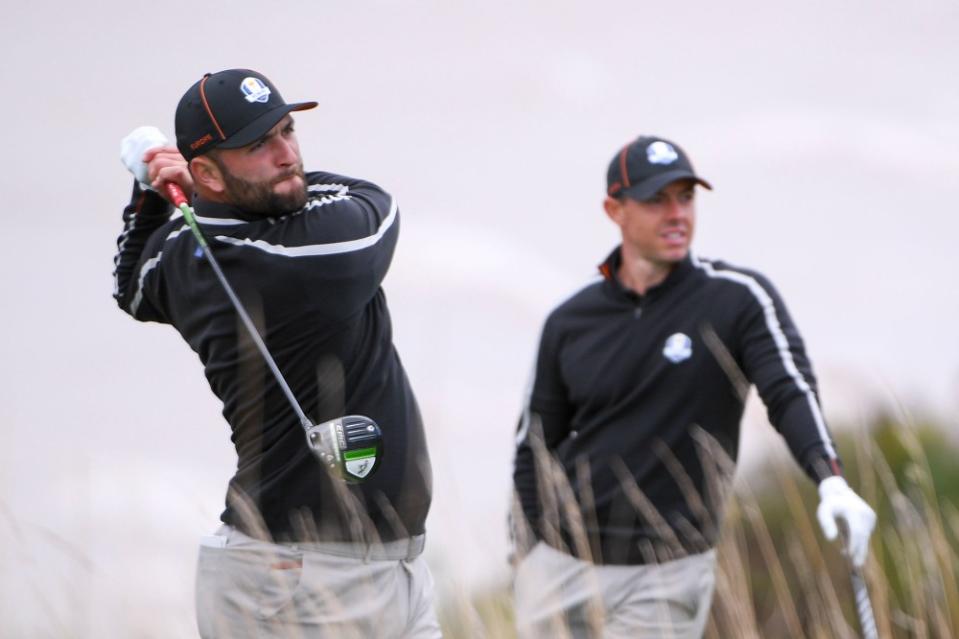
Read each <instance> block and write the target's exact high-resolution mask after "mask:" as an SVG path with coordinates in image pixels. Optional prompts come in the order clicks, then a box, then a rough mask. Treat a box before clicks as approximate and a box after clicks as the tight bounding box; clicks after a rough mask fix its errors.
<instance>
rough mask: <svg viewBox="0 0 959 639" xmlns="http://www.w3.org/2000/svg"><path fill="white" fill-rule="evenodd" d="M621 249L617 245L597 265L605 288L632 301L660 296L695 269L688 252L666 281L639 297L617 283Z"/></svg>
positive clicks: (631, 290)
mask: <svg viewBox="0 0 959 639" xmlns="http://www.w3.org/2000/svg"><path fill="white" fill-rule="evenodd" d="M621 248H622V245H619V246H617V247H616V248H614V249H613V251H612V253H610V254H609V255H608V256H607V257H606V259H605V260H603V262H602V263H601V264H600V265H599V272H600V274H601V275H602V276H603V279H604V280H606V286H607V288H609V289H610V290H612V291H614V292H616V293H618V294H619V295H625V296H626V297H629V298H630V299H633V300H638V299H649V298H653V297H656V296H658V295H661V294H662V293H663V292H664V291H666V290H669V289H670V288H672V287H673V286H675V285H676V284H677V283H678V282H680V281H682V280H683V279H685V278H686V276H687V275H689V274H690V273H692V272H693V271H694V270H695V269H696V267H695V266H693V256H692V252H689V253H687V254H686V257H685V258H683V260H682V261H681V262H679V263H677V264H676V266H674V267H673V270H671V271H670V272H669V275H667V276H666V279H664V280H663V281H662V282H660V283H659V284H657V285H656V286H651V287H649V288H648V289H647V290H646V294H645V295H640V294H638V293H637V292H636V291H634V290H633V289H631V288H627V287H626V286H624V285H623V283H622V282H621V281H619V275H618V273H619V267H620V266H621V265H622V263H623V255H622V253H621V252H620V249H621Z"/></svg>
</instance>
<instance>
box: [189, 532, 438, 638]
mask: <svg viewBox="0 0 959 639" xmlns="http://www.w3.org/2000/svg"><path fill="white" fill-rule="evenodd" d="M421 551H422V537H419V538H414V539H413V540H404V541H401V542H392V543H387V544H384V545H380V546H375V547H364V546H361V545H357V544H345V543H312V544H273V543H268V542H264V541H259V540H257V539H253V538H251V537H249V536H247V535H244V534H243V533H241V532H240V531H238V530H236V529H235V528H232V527H231V526H222V527H221V528H220V530H219V531H217V533H216V535H214V536H211V537H204V538H203V540H202V541H201V544H200V555H199V560H198V562H197V579H196V609H197V624H198V626H199V630H200V636H201V637H203V639H213V638H224V639H225V638H229V639H244V638H250V639H254V638H256V639H260V638H266V637H269V638H270V639H286V638H290V639H300V638H303V639H326V638H333V637H335V638H337V639H340V638H344V639H351V638H356V639H361V638H362V639H366V638H376V639H405V638H409V639H421V638H422V639H435V638H437V637H442V634H441V632H440V627H439V622H438V621H437V617H436V612H435V610H434V606H433V578H432V576H431V575H430V571H429V568H428V567H427V565H426V561H425V560H424V559H423V557H422V555H421V554H420V552H421Z"/></svg>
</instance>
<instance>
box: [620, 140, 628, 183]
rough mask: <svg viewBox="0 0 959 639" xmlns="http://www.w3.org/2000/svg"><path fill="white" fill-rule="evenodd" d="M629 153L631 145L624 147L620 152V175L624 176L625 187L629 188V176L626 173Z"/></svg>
mask: <svg viewBox="0 0 959 639" xmlns="http://www.w3.org/2000/svg"><path fill="white" fill-rule="evenodd" d="M628 151H629V145H628V144H627V145H626V146H624V147H623V150H622V151H620V152H619V174H620V175H622V176H623V186H624V187H625V188H627V189H628V188H629V187H630V184H629V175H628V174H627V173H626V153H627V152H628Z"/></svg>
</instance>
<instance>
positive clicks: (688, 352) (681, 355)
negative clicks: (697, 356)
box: [663, 333, 693, 364]
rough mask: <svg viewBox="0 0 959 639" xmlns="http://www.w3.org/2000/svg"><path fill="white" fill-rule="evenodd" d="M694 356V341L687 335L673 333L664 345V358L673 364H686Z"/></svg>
mask: <svg viewBox="0 0 959 639" xmlns="http://www.w3.org/2000/svg"><path fill="white" fill-rule="evenodd" d="M692 355H693V340H691V339H690V338H689V336H688V335H686V334H685V333H673V334H672V335H670V336H669V337H667V338H666V342H665V343H664V344H663V357H665V358H666V359H668V360H669V361H671V362H672V363H673V364H679V363H680V362H684V361H686V360H687V359H689V358H690V357H692Z"/></svg>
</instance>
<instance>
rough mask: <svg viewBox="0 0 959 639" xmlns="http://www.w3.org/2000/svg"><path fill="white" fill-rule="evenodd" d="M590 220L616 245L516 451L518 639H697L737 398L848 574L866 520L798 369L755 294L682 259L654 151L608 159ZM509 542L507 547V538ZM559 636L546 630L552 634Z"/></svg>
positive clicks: (554, 322)
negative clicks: (599, 202)
mask: <svg viewBox="0 0 959 639" xmlns="http://www.w3.org/2000/svg"><path fill="white" fill-rule="evenodd" d="M606 184H607V191H606V198H605V201H604V203H603V206H604V208H605V210H606V214H607V215H608V216H609V218H610V219H611V220H612V221H613V223H614V224H616V225H617V226H618V227H619V230H620V233H621V235H622V242H621V244H620V245H619V246H617V247H616V248H615V249H614V250H613V251H612V252H611V253H610V254H609V255H608V256H607V257H606V259H605V260H604V261H603V262H602V264H601V265H600V267H599V272H600V277H599V278H598V279H597V281H595V282H594V283H591V284H589V285H588V286H586V287H585V288H583V289H581V290H580V291H578V292H576V293H575V294H574V295H573V296H572V297H570V298H569V299H568V300H566V301H565V302H563V303H562V304H560V305H559V306H558V307H557V308H556V309H555V310H553V311H552V313H550V315H549V316H548V318H547V319H546V323H545V326H544V328H543V332H542V337H541V341H540V344H539V352H538V355H537V359H536V366H535V377H534V380H533V383H532V387H531V392H530V395H529V399H528V405H527V406H526V411H525V413H524V415H523V418H522V420H521V423H520V428H519V433H518V437H517V450H516V464H515V472H514V482H515V489H516V493H517V496H518V502H519V504H520V505H521V508H520V510H521V512H522V515H521V516H520V517H519V518H518V519H519V520H520V523H521V524H522V525H521V526H520V531H519V532H520V533H522V532H523V531H524V530H525V531H527V532H530V533H531V540H530V542H529V543H527V544H526V545H525V548H524V549H522V550H528V554H526V555H525V556H524V557H523V558H522V559H521V560H520V561H519V564H518V566H517V569H516V575H515V597H516V614H517V621H518V626H519V630H520V635H521V636H523V637H556V636H565V635H562V634H561V633H562V632H565V631H568V632H571V633H572V635H573V636H574V637H586V636H590V637H592V636H596V637H599V636H602V637H683V638H687V637H688V638H693V637H700V636H702V634H703V631H704V628H705V625H706V621H707V619H708V613H709V607H710V602H711V598H712V594H713V586H714V569H715V561H716V558H715V550H714V546H715V544H716V542H717V536H718V534H719V530H720V528H721V525H722V511H723V499H722V497H723V490H722V488H723V486H726V485H728V482H729V479H730V476H731V474H732V464H731V463H728V462H727V463H724V459H725V460H735V458H736V452H737V448H738V446H739V433H740V420H741V418H742V415H743V408H744V403H745V398H746V392H747V390H748V388H749V385H750V383H751V384H754V385H755V386H756V388H757V390H758V392H759V396H760V397H761V398H762V400H763V402H764V403H765V405H766V408H767V410H768V414H769V419H770V421H771V422H772V424H773V425H774V426H775V427H776V428H777V429H778V430H779V432H780V433H781V434H782V436H783V437H784V438H785V440H786V443H787V444H788V445H789V448H790V450H791V451H792V454H793V456H794V457H795V458H796V460H797V461H798V462H799V464H800V465H801V466H802V468H803V469H804V470H805V472H806V474H808V475H809V477H810V478H811V479H812V480H813V481H814V482H816V483H817V484H818V486H819V494H820V496H821V499H822V501H821V505H820V507H819V518H820V522H821V524H822V526H823V530H824V531H825V533H826V536H827V537H828V538H835V537H836V535H837V525H836V524H837V522H836V520H837V519H841V520H843V521H844V522H845V524H846V525H847V526H848V530H849V544H848V548H847V551H848V552H849V553H850V556H851V558H852V560H853V561H854V563H855V564H856V565H857V566H861V565H862V564H863V562H864V561H865V558H866V552H867V548H868V540H869V536H870V534H871V532H872V528H873V525H874V523H875V514H874V513H873V511H872V510H871V509H870V508H869V506H868V505H866V503H865V502H863V501H862V499H860V498H859V497H858V496H857V495H856V494H855V493H854V492H853V491H852V490H851V489H850V488H849V486H848V485H847V484H846V482H845V480H844V479H843V478H842V465H841V463H840V460H839V456H838V455H837V454H836V450H835V447H834V445H833V441H832V438H831V436H830V434H829V431H828V430H827V427H826V423H825V420H824V419H823V415H822V411H821V409H820V403H819V397H818V395H817V390H816V380H815V378H814V377H813V372H812V368H811V365H810V362H809V358H808V357H807V356H806V352H805V348H804V347H803V342H802V340H801V338H800V336H799V332H798V330H797V329H796V326H795V325H794V324H793V321H792V319H791V318H790V316H789V314H788V312H787V311H786V307H785V305H784V304H783V301H782V299H781V298H780V296H779V294H778V293H777V292H776V290H775V289H774V288H773V286H772V284H771V283H770V282H769V281H768V280H767V279H766V278H765V277H763V276H762V275H760V274H759V273H757V272H755V271H751V270H746V269H742V268H737V267H734V266H732V265H730V264H727V263H725V262H720V261H713V260H706V259H702V258H697V257H695V256H693V255H692V254H691V253H690V244H691V242H692V239H693V233H694V230H695V227H696V198H695V194H696V189H697V187H703V188H707V189H708V188H711V187H710V185H709V184H708V183H707V182H706V181H705V180H704V179H702V178H701V177H700V176H698V175H697V174H696V173H695V171H694V170H693V166H692V164H691V163H690V161H689V158H688V157H687V155H686V153H684V152H683V150H682V149H681V148H680V147H679V146H678V145H677V144H675V143H673V142H670V141H669V140H665V139H663V138H659V137H640V138H638V139H636V140H634V141H632V142H630V143H629V144H627V145H626V146H624V147H623V148H622V149H621V150H619V151H618V152H617V153H616V155H615V156H614V157H613V159H612V162H611V163H610V165H609V170H608V173H607V182H606ZM518 538H520V539H522V538H523V535H522V534H520V535H518ZM561 629H562V630H561Z"/></svg>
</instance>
